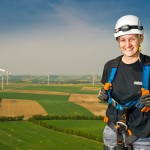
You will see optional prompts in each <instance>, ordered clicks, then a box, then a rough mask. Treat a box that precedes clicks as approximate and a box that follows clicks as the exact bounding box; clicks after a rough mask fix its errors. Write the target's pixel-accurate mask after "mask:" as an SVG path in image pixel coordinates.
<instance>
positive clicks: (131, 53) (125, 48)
mask: <svg viewBox="0 0 150 150" xmlns="http://www.w3.org/2000/svg"><path fill="white" fill-rule="evenodd" d="M143 38H144V37H143V35H141V36H139V35H137V34H127V35H122V36H120V37H119V38H118V43H119V47H120V49H121V51H122V53H123V55H124V56H126V57H135V56H137V57H138V55H139V46H140V44H141V43H142V42H143Z"/></svg>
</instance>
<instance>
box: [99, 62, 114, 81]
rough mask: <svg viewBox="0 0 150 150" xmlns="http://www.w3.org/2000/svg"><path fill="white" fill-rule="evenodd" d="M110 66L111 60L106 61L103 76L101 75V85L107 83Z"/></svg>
mask: <svg viewBox="0 0 150 150" xmlns="http://www.w3.org/2000/svg"><path fill="white" fill-rule="evenodd" d="M111 64H112V60H110V61H108V62H107V63H106V64H105V65H104V69H103V74H102V78H101V83H102V84H105V83H106V82H108V77H109V73H110V70H111Z"/></svg>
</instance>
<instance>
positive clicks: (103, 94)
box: [98, 88, 108, 101]
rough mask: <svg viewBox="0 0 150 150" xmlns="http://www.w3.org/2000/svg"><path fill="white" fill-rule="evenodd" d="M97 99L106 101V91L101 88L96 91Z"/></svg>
mask: <svg viewBox="0 0 150 150" xmlns="http://www.w3.org/2000/svg"><path fill="white" fill-rule="evenodd" d="M98 99H99V100H102V101H108V95H107V91H106V90H104V88H102V89H101V90H100V91H99V93H98Z"/></svg>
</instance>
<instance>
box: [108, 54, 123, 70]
mask: <svg viewBox="0 0 150 150" xmlns="http://www.w3.org/2000/svg"><path fill="white" fill-rule="evenodd" d="M121 58H122V55H121V56H118V57H116V58H114V59H111V60H109V61H108V62H107V63H106V64H105V68H112V67H117V66H118V64H119V62H120V60H121Z"/></svg>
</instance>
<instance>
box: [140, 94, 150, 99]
mask: <svg viewBox="0 0 150 150" xmlns="http://www.w3.org/2000/svg"><path fill="white" fill-rule="evenodd" d="M147 97H150V94H146V95H143V96H142V97H141V99H144V98H147Z"/></svg>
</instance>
